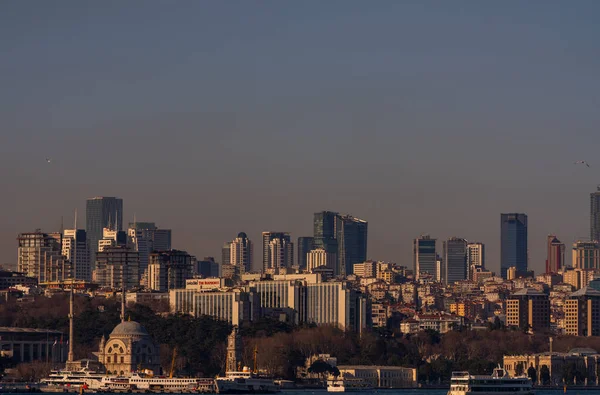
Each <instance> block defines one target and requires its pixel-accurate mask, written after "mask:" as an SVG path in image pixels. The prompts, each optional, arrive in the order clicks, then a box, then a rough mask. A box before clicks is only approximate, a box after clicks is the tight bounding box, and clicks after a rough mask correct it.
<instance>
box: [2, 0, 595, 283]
mask: <svg viewBox="0 0 600 395" xmlns="http://www.w3.org/2000/svg"><path fill="white" fill-rule="evenodd" d="M599 13H600V3H599V2H597V1H577V2H570V3H566V2H561V1H527V2H475V1H469V2H467V1H453V2H442V1H433V2H427V1H408V2H404V1H402V2H397V1H377V2H365V1H341V0H340V1H326V2H322V1H310V0H309V1H301V2H280V1H260V2H256V1H250V2H221V1H199V2H164V1H151V0H148V1H146V0H144V1H128V2H121V1H102V2H80V1H53V2H28V1H18V0H14V1H4V2H2V3H1V4H0V53H1V54H2V61H1V62H0V184H1V186H2V192H1V193H0V208H1V209H0V210H1V212H0V263H16V259H17V258H16V255H17V254H16V252H17V242H16V237H17V234H18V233H19V232H26V231H33V230H34V229H36V228H41V229H42V230H44V231H55V230H58V229H59V226H60V219H61V216H64V221H65V226H70V224H71V223H72V221H73V212H74V210H75V208H78V210H79V225H80V227H81V228H84V226H85V224H84V221H83V219H84V218H85V215H84V213H85V199H86V198H88V197H93V196H118V197H121V198H123V199H124V207H125V215H126V218H125V220H124V223H127V222H129V220H130V219H132V218H133V216H134V214H135V215H136V218H137V219H138V221H152V222H156V224H157V225H158V226H159V227H164V228H172V229H173V246H174V247H175V248H178V249H185V250H187V251H189V252H190V253H192V254H195V255H197V256H198V257H202V256H205V255H212V256H215V257H216V258H217V260H219V261H220V247H221V245H222V243H223V242H224V241H226V240H231V239H233V238H234V237H235V236H236V235H237V233H238V232H240V231H244V232H246V233H247V234H248V236H249V237H250V238H251V240H252V241H253V242H254V243H255V245H256V247H255V257H254V262H255V267H256V268H258V266H259V263H260V262H261V257H260V253H261V252H260V251H261V249H260V232H261V231H264V230H271V231H289V232H291V233H292V236H293V238H294V239H296V238H297V237H298V236H308V235H311V234H312V214H313V212H315V211H320V210H334V211H339V212H342V213H350V214H353V215H355V216H357V217H359V218H362V219H366V220H368V221H369V246H368V255H369V257H370V258H372V259H381V260H387V261H395V262H397V263H399V264H404V265H408V266H411V265H412V260H411V243H412V239H413V238H414V237H416V236H418V235H419V234H421V233H430V234H431V235H432V237H435V238H437V239H438V250H439V252H440V253H441V241H442V240H443V239H446V238H448V237H450V236H458V237H464V238H467V239H469V240H477V241H481V242H483V243H485V244H486V253H487V262H488V266H489V267H491V269H492V270H495V271H497V272H498V270H499V260H500V249H499V244H500V213H501V212H525V213H527V215H528V216H529V249H530V256H531V267H532V268H533V269H534V270H536V272H539V271H541V270H542V269H543V268H544V260H545V240H546V238H545V236H546V235H547V234H548V233H555V234H556V235H557V236H558V238H559V239H560V240H562V241H563V242H565V243H566V244H567V251H566V255H567V262H570V243H571V242H572V241H573V240H575V239H577V238H586V237H589V193H590V192H593V191H594V190H595V189H596V184H597V183H600V177H598V176H599V175H600V173H599V172H600V159H599V158H600V156H599V155H598V152H599V147H600V111H598V108H599V107H600V93H599V92H600V48H599V46H600V44H599V40H598V37H600V25H598V23H597V17H598V15H599ZM46 158H52V161H51V163H47V162H46ZM576 160H587V161H588V162H589V163H590V165H591V168H587V167H585V166H581V165H574V164H573V162H574V161H576Z"/></svg>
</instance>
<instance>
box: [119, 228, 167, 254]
mask: <svg viewBox="0 0 600 395" xmlns="http://www.w3.org/2000/svg"><path fill="white" fill-rule="evenodd" d="M128 229H129V230H131V229H137V230H138V231H140V232H138V233H140V234H141V237H143V238H144V239H146V240H148V241H149V242H150V245H149V248H150V252H154V251H170V250H171V249H172V248H171V229H159V228H157V227H156V224H155V223H154V222H137V221H136V222H130V223H129V227H128Z"/></svg>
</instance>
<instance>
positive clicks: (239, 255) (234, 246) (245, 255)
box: [229, 232, 254, 274]
mask: <svg viewBox="0 0 600 395" xmlns="http://www.w3.org/2000/svg"><path fill="white" fill-rule="evenodd" d="M229 249H230V253H229V261H230V264H231V265H233V266H236V267H237V270H238V272H239V273H240V274H244V273H250V272H251V271H252V262H253V258H254V250H253V247H252V241H250V239H249V238H248V236H247V235H246V234H245V233H244V232H241V233H238V235H237V237H236V238H235V239H234V240H233V241H232V242H231V244H230V246H229Z"/></svg>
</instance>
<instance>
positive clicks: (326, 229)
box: [309, 211, 339, 254]
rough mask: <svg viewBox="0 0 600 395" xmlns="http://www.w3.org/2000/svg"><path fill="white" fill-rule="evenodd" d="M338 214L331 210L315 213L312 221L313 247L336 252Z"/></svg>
mask: <svg viewBox="0 0 600 395" xmlns="http://www.w3.org/2000/svg"><path fill="white" fill-rule="evenodd" d="M338 216H339V214H338V213H336V212H333V211H321V212H318V213H315V215H314V221H313V224H314V227H313V230H314V231H313V236H314V245H313V248H322V249H324V250H325V252H329V253H332V254H337V253H338V241H337V234H336V220H337V218H338ZM311 249H312V248H311ZM309 251H310V250H309Z"/></svg>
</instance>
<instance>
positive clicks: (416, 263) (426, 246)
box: [413, 235, 443, 280]
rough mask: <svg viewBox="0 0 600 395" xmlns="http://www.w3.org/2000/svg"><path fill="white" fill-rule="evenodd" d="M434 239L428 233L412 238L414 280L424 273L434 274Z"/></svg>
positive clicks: (435, 257)
mask: <svg viewBox="0 0 600 395" xmlns="http://www.w3.org/2000/svg"><path fill="white" fill-rule="evenodd" d="M435 241H436V239H432V238H431V237H430V236H429V235H421V236H419V237H418V238H416V239H414V240H413V267H414V270H415V279H416V280H418V279H419V277H420V276H421V275H423V274H425V273H427V274H429V275H431V276H435V275H436V261H437V255H436V253H435ZM442 272H443V270H442ZM442 277H443V273H442ZM438 280H441V279H438Z"/></svg>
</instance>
